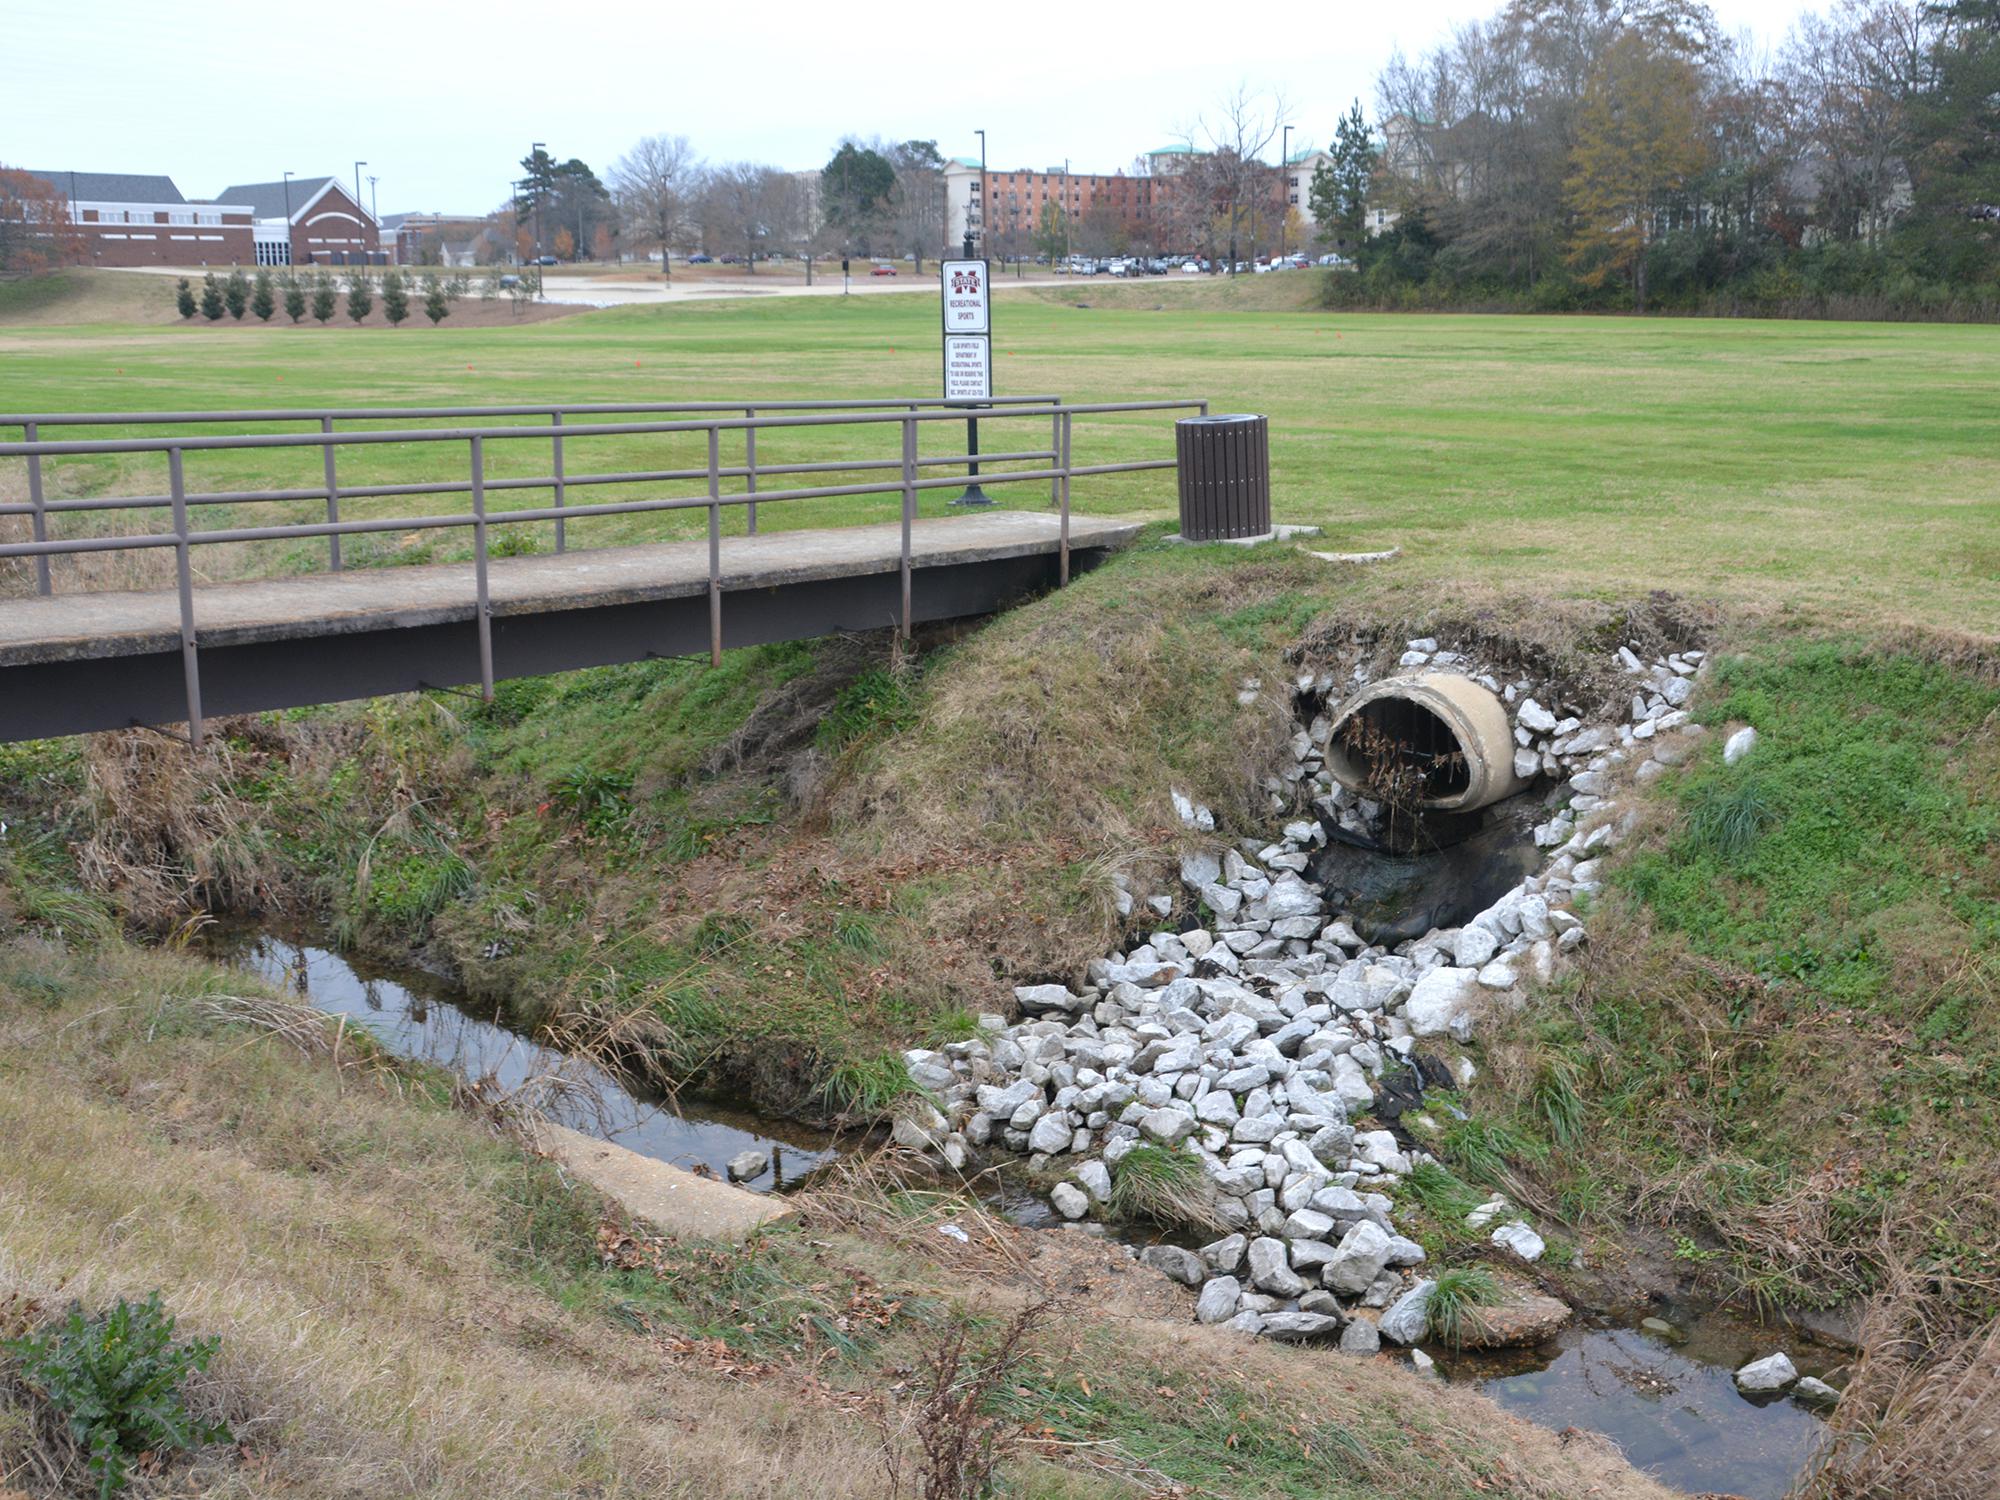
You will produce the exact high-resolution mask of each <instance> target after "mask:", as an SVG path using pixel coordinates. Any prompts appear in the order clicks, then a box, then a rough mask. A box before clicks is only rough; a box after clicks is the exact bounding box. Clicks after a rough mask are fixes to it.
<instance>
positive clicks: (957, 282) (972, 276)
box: [951, 266, 979, 297]
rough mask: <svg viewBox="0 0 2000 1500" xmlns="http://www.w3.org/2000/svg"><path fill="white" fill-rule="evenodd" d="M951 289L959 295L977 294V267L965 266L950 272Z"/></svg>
mask: <svg viewBox="0 0 2000 1500" xmlns="http://www.w3.org/2000/svg"><path fill="white" fill-rule="evenodd" d="M951 289H952V291H953V292H955V293H957V294H958V295H960V296H972V297H976V296H978V295H979V271H978V268H977V267H973V266H966V267H962V268H960V269H958V270H954V271H953V272H952V273H951Z"/></svg>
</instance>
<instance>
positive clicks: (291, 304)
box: [285, 271, 306, 323]
mask: <svg viewBox="0 0 2000 1500" xmlns="http://www.w3.org/2000/svg"><path fill="white" fill-rule="evenodd" d="M305 315H306V284H305V283H304V282H303V281H301V280H299V276H298V272H296V271H287V272H285V316H286V317H288V318H290V319H291V320H292V321H293V322H294V323H296V322H298V321H299V320H300V319H301V318H303V317H304V316H305Z"/></svg>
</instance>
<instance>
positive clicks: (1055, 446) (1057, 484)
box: [1049, 401, 1063, 506]
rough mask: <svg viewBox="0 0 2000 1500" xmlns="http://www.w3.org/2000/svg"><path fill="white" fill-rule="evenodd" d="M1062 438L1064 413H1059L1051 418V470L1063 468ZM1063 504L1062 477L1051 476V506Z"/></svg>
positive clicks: (1057, 475)
mask: <svg viewBox="0 0 2000 1500" xmlns="http://www.w3.org/2000/svg"><path fill="white" fill-rule="evenodd" d="M1057 404H1058V405H1060V404H1061V402H1060V401H1058V402H1057ZM1062 437H1063V419H1062V413H1061V412H1057V413H1056V414H1055V415H1054V416H1053V417H1050V418H1049V466H1050V467H1051V468H1057V469H1059V468H1061V467H1062ZM1061 503H1062V476H1061V475H1060V474H1051V475H1050V476H1049V504H1050V505H1052V506H1053V505H1059V504H1061Z"/></svg>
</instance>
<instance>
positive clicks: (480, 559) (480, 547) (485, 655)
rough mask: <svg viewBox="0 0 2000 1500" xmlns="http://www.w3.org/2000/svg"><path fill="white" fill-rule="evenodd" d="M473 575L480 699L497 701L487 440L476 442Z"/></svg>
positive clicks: (473, 499) (473, 461)
mask: <svg viewBox="0 0 2000 1500" xmlns="http://www.w3.org/2000/svg"><path fill="white" fill-rule="evenodd" d="M472 576H473V578H474V579H475V580H476V585H477V588H478V591H479V615H478V620H479V696H480V697H481V698H483V699H485V700H486V701H487V702H488V703H491V702H492V701H493V597H492V595H491V594H490V593H489V592H488V589H487V578H486V441H485V439H484V438H474V439H473V440H472Z"/></svg>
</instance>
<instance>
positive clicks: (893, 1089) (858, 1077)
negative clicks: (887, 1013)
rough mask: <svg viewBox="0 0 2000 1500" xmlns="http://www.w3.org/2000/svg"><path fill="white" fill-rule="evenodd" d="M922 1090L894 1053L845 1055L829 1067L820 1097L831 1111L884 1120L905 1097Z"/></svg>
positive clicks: (855, 1117) (856, 1117)
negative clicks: (858, 1055)
mask: <svg viewBox="0 0 2000 1500" xmlns="http://www.w3.org/2000/svg"><path fill="white" fill-rule="evenodd" d="M923 1093H924V1091H923V1090H922V1089H920V1088H918V1087H917V1084H916V1081H915V1080H914V1079H912V1078H911V1077H910V1070H909V1067H908V1065H906V1064H905V1063H904V1061H903V1059H902V1057H901V1055H899V1054H898V1053H895V1052H875V1053H869V1054H866V1055H864V1056H860V1057H844V1058H842V1059H840V1060H839V1061H838V1062H836V1063H834V1064H833V1065H832V1066H831V1067H829V1068H828V1069H827V1071H826V1077H825V1078H824V1079H823V1080H821V1082H820V1086H819V1097H820V1100H821V1102H822V1103H824V1104H825V1105H826V1107H827V1109H828V1110H829V1111H830V1112H831V1113H833V1114H837V1115H845V1116H847V1117H848V1118H850V1119H855V1120H879V1119H882V1118H884V1117H885V1116H887V1115H888V1114H889V1113H890V1112H891V1111H892V1110H894V1109H895V1107H896V1106H897V1105H898V1104H900V1103H902V1102H903V1101H904V1100H905V1099H908V1098H911V1097H921V1096H923Z"/></svg>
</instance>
